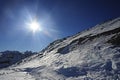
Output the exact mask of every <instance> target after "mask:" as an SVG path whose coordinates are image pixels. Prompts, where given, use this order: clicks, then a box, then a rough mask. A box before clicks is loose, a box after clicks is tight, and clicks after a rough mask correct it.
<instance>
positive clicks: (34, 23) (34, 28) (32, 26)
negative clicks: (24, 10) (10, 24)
mask: <svg viewBox="0 0 120 80" xmlns="http://www.w3.org/2000/svg"><path fill="white" fill-rule="evenodd" d="M28 26H29V29H30V30H31V31H32V32H33V33H35V32H37V31H41V30H42V28H41V26H40V24H39V23H38V22H37V21H36V20H34V21H31V22H30V23H29V24H28Z"/></svg>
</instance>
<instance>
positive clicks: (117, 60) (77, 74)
mask: <svg viewBox="0 0 120 80" xmlns="http://www.w3.org/2000/svg"><path fill="white" fill-rule="evenodd" d="M119 40H120V18H116V19H114V20H111V21H108V22H105V23H103V24H99V25H97V26H95V27H93V28H91V29H88V30H86V31H83V32H80V33H78V34H76V35H74V36H71V37H67V38H64V39H59V40H56V41H54V42H53V43H50V45H49V46H48V47H46V48H45V49H44V50H42V51H41V52H40V53H39V54H36V55H33V56H31V57H29V58H26V59H24V60H22V61H21V63H18V64H16V65H14V66H11V67H9V68H6V69H3V70H0V80H119V79H120V41H119Z"/></svg>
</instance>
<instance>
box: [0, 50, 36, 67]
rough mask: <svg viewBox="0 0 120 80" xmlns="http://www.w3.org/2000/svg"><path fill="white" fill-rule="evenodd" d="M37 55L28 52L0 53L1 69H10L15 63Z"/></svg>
mask: <svg viewBox="0 0 120 80" xmlns="http://www.w3.org/2000/svg"><path fill="white" fill-rule="evenodd" d="M34 54H36V52H31V51H26V52H23V53H21V52H19V51H8V50H7V51H4V52H0V69H1V68H5V67H9V66H11V65H13V64H15V63H18V62H20V61H21V60H22V59H24V58H26V57H29V56H32V55H34Z"/></svg>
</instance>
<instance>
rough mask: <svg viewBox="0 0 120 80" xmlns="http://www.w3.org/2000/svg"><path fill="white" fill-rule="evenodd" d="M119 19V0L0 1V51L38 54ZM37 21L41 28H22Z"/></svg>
mask: <svg viewBox="0 0 120 80" xmlns="http://www.w3.org/2000/svg"><path fill="white" fill-rule="evenodd" d="M119 16H120V0H0V51H4V50H18V51H26V50H32V51H40V50H41V49H43V48H44V47H46V46H47V45H48V44H49V43H50V42H52V41H54V40H56V39H58V38H63V37H66V36H71V35H73V34H75V33H77V32H80V31H82V30H85V29H87V28H90V27H93V26H95V25H96V24H99V23H102V22H104V21H106V20H109V19H113V18H117V17H119ZM33 18H37V20H38V22H40V23H41V25H42V27H43V28H44V30H43V31H41V32H36V33H35V34H33V33H32V32H30V31H29V29H27V28H26V26H27V25H26V23H27V22H29V20H30V19H33Z"/></svg>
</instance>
